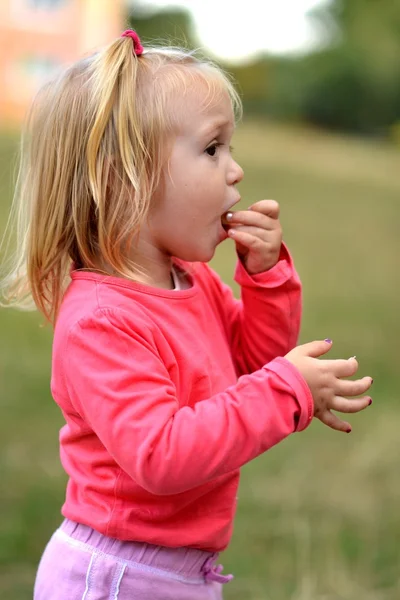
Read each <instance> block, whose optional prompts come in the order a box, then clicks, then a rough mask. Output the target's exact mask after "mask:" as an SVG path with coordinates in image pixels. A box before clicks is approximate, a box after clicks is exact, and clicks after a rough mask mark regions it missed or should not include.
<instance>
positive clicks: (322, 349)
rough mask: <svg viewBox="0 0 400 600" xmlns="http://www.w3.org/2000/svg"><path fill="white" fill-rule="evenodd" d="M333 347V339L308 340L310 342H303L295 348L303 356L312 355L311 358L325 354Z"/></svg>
mask: <svg viewBox="0 0 400 600" xmlns="http://www.w3.org/2000/svg"><path fill="white" fill-rule="evenodd" d="M331 348H332V341H331V340H323V341H315V342H308V344H302V345H301V346H297V347H296V348H295V350H296V352H297V351H299V352H300V353H301V354H302V355H303V356H310V357H311V358H318V357H319V356H323V355H324V354H326V353H327V352H329V350H330V349H331Z"/></svg>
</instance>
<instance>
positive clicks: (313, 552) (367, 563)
mask: <svg viewBox="0 0 400 600" xmlns="http://www.w3.org/2000/svg"><path fill="white" fill-rule="evenodd" d="M234 145H235V148H236V150H235V154H236V157H237V159H238V161H239V162H240V163H241V164H242V166H243V167H244V170H245V179H244V181H243V183H242V184H241V186H240V188H241V193H242V198H243V201H242V204H243V206H246V205H248V204H251V203H252V202H254V201H256V200H259V199H261V198H275V199H277V200H278V201H279V202H280V205H281V211H282V223H283V227H284V232H285V240H286V242H287V243H288V245H289V247H290V249H291V251H292V253H293V255H294V257H295V259H296V265H297V268H298V270H299V272H300V275H301V277H302V280H303V284H304V322H303V328H302V333H301V340H302V341H307V340H310V339H315V338H325V337H331V338H332V339H333V340H334V346H333V349H332V351H331V354H332V356H333V357H339V356H344V357H349V356H353V355H355V354H356V355H357V358H358V360H359V363H360V372H361V374H369V375H371V376H372V377H374V380H375V382H374V386H373V398H374V404H373V405H372V407H371V408H369V409H368V410H366V411H365V412H364V413H362V414H360V415H354V416H352V417H350V420H351V422H352V423H353V433H352V434H351V435H348V436H345V435H343V434H339V433H337V432H333V431H331V430H329V429H327V428H325V427H324V426H322V425H321V424H320V423H319V422H315V423H313V424H312V426H311V427H310V428H309V429H308V430H307V431H306V432H304V433H301V434H297V435H295V436H292V437H291V438H290V439H288V440H286V441H285V442H283V443H282V444H280V445H279V446H278V447H276V448H274V449H272V450H271V451H270V452H268V453H267V454H266V455H264V456H262V457H260V458H258V459H257V460H256V461H254V462H253V463H252V464H251V465H247V466H246V467H245V468H244V469H243V477H242V484H241V488H240V493H239V508H238V513H237V520H236V526H235V533H234V537H233V540H232V543H231V546H230V548H229V549H228V550H227V552H226V553H225V554H224V557H223V562H224V564H225V571H226V572H233V573H234V574H235V575H236V577H235V580H234V583H232V584H230V585H228V586H227V587H226V590H225V597H226V600H239V599H240V600H243V599H244V598H245V599H246V600H339V599H340V600H361V599H362V600H398V598H399V597H400V575H399V564H400V549H399V539H400V520H399V518H398V501H399V498H400V483H399V478H398V477H397V473H398V452H396V450H397V448H398V431H399V428H400V409H399V408H398V372H399V367H398V361H399V353H398V345H397V344H398V339H399V337H400V320H399V319H398V298H399V291H400V277H399V267H398V261H399V250H400V243H399V225H398V219H399V216H400V210H399V192H400V177H399V172H400V169H399V165H400V154H399V152H398V151H396V150H395V149H393V148H391V147H390V146H386V145H384V144H381V143H372V142H369V141H362V140H357V139H351V138H344V137H339V136H333V135H328V134H324V133H321V132H318V131H312V130H303V129H302V128H291V127H284V126H277V125H275V124H272V123H269V124H268V123H259V122H252V121H249V122H248V123H244V124H243V125H241V126H240V128H239V129H238V132H237V134H236V136H235V140H234ZM15 150H16V138H15V137H13V136H10V135H8V136H4V135H3V136H2V137H1V138H0V222H1V229H2V230H3V229H4V226H5V219H6V214H7V210H8V206H9V204H10V201H11V189H12V180H13V178H12V171H13V162H14V158H13V157H14V156H15ZM213 266H214V267H215V268H216V269H217V270H218V271H219V272H220V274H221V275H222V277H223V278H224V279H225V280H226V281H228V282H231V281H232V274H233V269H234V253H233V245H232V242H231V241H227V242H226V243H224V244H222V245H221V246H220V247H219V248H218V251H217V254H216V256H215V258H214V260H213ZM234 290H235V292H236V293H237V291H238V290H237V287H236V285H234ZM0 327H1V331H2V344H1V346H0V385H1V396H0V406H1V419H0V439H1V440H2V452H1V455H0V476H1V482H2V492H1V495H0V511H1V514H2V519H1V521H0V597H1V599H2V600H28V598H31V597H32V583H33V578H34V574H35V569H36V565H37V562H38V560H39V558H40V554H41V552H42V550H43V547H44V545H45V543H46V542H47V539H48V537H49V536H50V534H51V532H52V531H53V529H54V528H55V527H56V526H57V525H58V523H59V521H60V514H59V510H60V506H61V504H62V501H63V494H64V486H65V476H64V474H63V473H62V471H61V467H60V465H59V458H58V428H59V427H60V426H61V424H62V420H61V417H60V414H59V412H58V409H57V407H56V406H55V405H54V403H53V402H52V400H51V396H50V390H49V377H50V353H51V331H50V329H49V328H48V327H41V319H40V318H39V317H38V315H36V314H32V313H18V312H15V311H6V310H1V311H0Z"/></svg>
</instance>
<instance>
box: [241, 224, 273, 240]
mask: <svg viewBox="0 0 400 600" xmlns="http://www.w3.org/2000/svg"><path fill="white" fill-rule="evenodd" d="M233 229H234V231H237V232H240V233H248V234H250V235H254V236H255V237H258V238H260V240H262V241H263V242H268V241H269V240H270V238H271V234H270V233H269V232H268V231H267V230H266V229H260V227H246V226H244V225H239V226H235V227H234V228H233Z"/></svg>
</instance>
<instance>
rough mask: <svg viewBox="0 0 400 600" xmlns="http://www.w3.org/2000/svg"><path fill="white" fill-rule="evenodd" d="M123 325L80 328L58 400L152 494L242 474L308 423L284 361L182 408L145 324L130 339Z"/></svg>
mask: <svg viewBox="0 0 400 600" xmlns="http://www.w3.org/2000/svg"><path fill="white" fill-rule="evenodd" d="M121 323H122V321H121V318H120V317H119V316H118V314H117V313H116V312H115V311H112V310H111V309H110V310H106V309H103V310H101V311H98V312H97V313H96V315H94V316H92V317H90V318H87V319H85V320H82V321H81V322H79V323H78V324H76V325H75V326H74V328H73V329H72V331H71V332H70V335H69V340H68V344H67V347H66V348H65V349H64V351H63V353H62V355H60V357H59V361H60V363H59V365H58V366H59V368H60V369H61V372H62V377H58V380H57V381H58V383H57V386H58V389H55V387H54V386H53V395H54V397H55V399H56V401H57V402H58V403H59V404H60V407H61V408H62V410H63V412H64V414H65V415H66V418H67V419H68V414H69V413H70V418H71V419H73V418H74V415H75V414H76V413H78V414H79V415H80V416H81V417H82V418H83V419H84V420H85V422H86V423H87V424H88V426H89V427H90V428H91V429H92V430H93V431H94V432H95V433H96V435H97V436H98V438H99V439H100V440H101V442H102V443H103V445H104V446H105V448H106V449H107V451H108V452H109V454H110V455H111V456H112V457H113V459H114V460H115V461H116V462H117V463H118V464H119V465H120V466H121V468H122V469H123V470H124V471H125V472H126V473H128V474H129V475H130V477H132V478H133V479H134V480H135V481H136V482H137V483H138V484H139V485H140V486H142V487H143V488H145V489H146V490H148V491H150V492H152V493H154V494H176V493H180V492H184V491H185V490H188V489H190V488H193V487H196V486H198V485H201V484H203V483H206V482H207V481H210V480H212V479H214V478H215V477H218V476H220V475H224V474H225V473H228V472H230V471H233V470H235V469H237V468H239V467H241V466H242V465H243V464H245V463H247V462H248V461H250V460H252V459H253V458H255V457H256V456H258V455H260V454H261V453H263V452H265V451H266V450H267V449H268V448H270V447H271V446H274V445H275V444H277V443H278V442H280V441H281V440H282V439H284V438H285V437H287V436H288V435H290V434H291V433H293V432H294V431H299V430H302V429H304V428H305V427H306V426H307V425H308V424H309V423H310V421H311V419H312V414H313V401H312V396H311V393H310V390H309V388H308V386H307V385H306V383H305V381H304V380H303V378H302V377H301V375H300V374H299V372H298V371H297V369H296V368H295V367H294V366H293V365H292V364H291V363H290V362H289V361H287V360H286V359H277V360H275V361H273V362H271V363H270V364H269V365H266V366H265V367H263V368H261V369H259V370H257V371H255V372H254V373H252V374H251V375H246V376H243V377H241V378H240V379H239V381H238V382H237V384H235V385H233V386H232V387H230V388H228V389H227V390H226V391H224V392H222V393H218V394H216V395H214V396H212V397H211V398H208V399H206V400H202V401H199V402H197V403H196V404H195V405H194V406H193V407H188V406H185V407H179V404H178V399H177V396H176V390H175V386H174V384H173V382H172V380H171V377H170V375H169V372H168V370H167V368H166V366H165V364H164V362H163V360H162V356H160V354H159V352H158V350H157V348H156V345H155V344H154V343H153V342H152V339H151V336H150V333H149V327H148V324H147V323H146V324H144V325H143V327H140V325H138V323H140V321H138V320H137V319H135V332H132V331H131V330H130V331H129V334H128V333H127V331H126V328H125V327H124V326H122V325H121ZM62 381H63V382H64V385H65V388H64V391H62V388H63V387H64V385H63V386H61V388H60V385H61V384H60V382H62Z"/></svg>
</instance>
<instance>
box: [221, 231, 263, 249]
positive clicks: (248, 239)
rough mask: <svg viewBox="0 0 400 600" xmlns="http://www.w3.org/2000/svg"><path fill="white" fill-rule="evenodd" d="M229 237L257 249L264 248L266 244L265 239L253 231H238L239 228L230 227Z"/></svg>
mask: <svg viewBox="0 0 400 600" xmlns="http://www.w3.org/2000/svg"><path fill="white" fill-rule="evenodd" d="M228 235H229V237H231V238H233V239H234V240H235V241H236V242H238V243H239V244H242V245H243V246H245V247H246V248H249V249H253V250H257V249H260V250H261V249H262V248H263V247H264V246H265V241H264V240H263V239H261V238H259V237H257V236H255V235H253V234H251V233H247V232H245V231H238V230H237V229H229V231H228Z"/></svg>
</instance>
